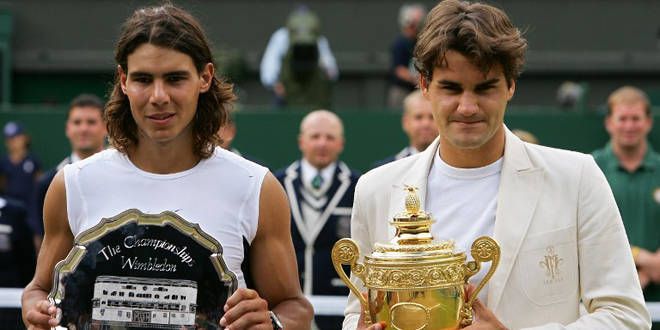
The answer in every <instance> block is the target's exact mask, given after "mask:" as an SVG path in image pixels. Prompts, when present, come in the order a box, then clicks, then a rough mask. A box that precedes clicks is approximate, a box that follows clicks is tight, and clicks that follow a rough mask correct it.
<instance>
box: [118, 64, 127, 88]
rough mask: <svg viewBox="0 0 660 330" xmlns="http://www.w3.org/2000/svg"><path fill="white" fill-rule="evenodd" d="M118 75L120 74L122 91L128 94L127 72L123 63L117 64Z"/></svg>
mask: <svg viewBox="0 0 660 330" xmlns="http://www.w3.org/2000/svg"><path fill="white" fill-rule="evenodd" d="M117 76H119V84H120V86H121V91H122V93H124V94H126V72H124V69H122V67H121V65H119V64H117Z"/></svg>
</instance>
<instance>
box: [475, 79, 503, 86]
mask: <svg viewBox="0 0 660 330" xmlns="http://www.w3.org/2000/svg"><path fill="white" fill-rule="evenodd" d="M499 81H500V79H499V78H493V79H489V80H486V81H484V82H480V83H478V84H477V88H479V87H486V86H490V85H495V84H497V83H498V82H499Z"/></svg>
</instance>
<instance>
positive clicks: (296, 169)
mask: <svg viewBox="0 0 660 330" xmlns="http://www.w3.org/2000/svg"><path fill="white" fill-rule="evenodd" d="M298 147H299V148H300V151H301V152H302V159H300V160H296V161H295V162H293V163H292V164H291V165H289V166H288V167H287V168H286V169H284V170H281V171H279V172H278V173H276V174H275V176H276V177H277V178H278V180H279V181H280V182H281V183H282V185H283V186H284V189H285V190H286V193H287V196H288V197H289V204H290V206H291V218H292V220H291V233H292V237H293V244H294V247H295V249H296V256H297V259H298V267H299V269H300V282H301V284H302V286H303V292H304V293H305V294H306V295H331V296H339V295H346V294H347V293H348V288H347V287H346V285H345V284H344V283H343V282H342V281H341V280H340V279H339V277H338V276H337V273H336V272H335V269H334V267H333V265H332V260H331V258H330V254H331V250H332V247H333V245H334V244H335V242H336V241H337V240H339V239H341V238H344V237H348V236H349V235H350V228H349V226H350V225H349V223H350V218H351V210H352V207H353V191H354V190H355V183H356V182H357V179H358V174H357V173H356V172H355V171H352V170H351V169H350V168H349V167H348V166H347V165H346V164H344V163H343V162H342V161H340V160H339V155H340V154H341V152H342V151H343V149H344V128H343V125H342V122H341V119H339V117H337V115H335V114H334V113H332V112H330V111H326V110H317V111H313V112H310V113H309V114H308V115H307V116H305V118H303V120H302V122H301V123H300V135H299V136H298ZM341 322H342V317H339V316H334V317H333V316H316V317H315V327H316V328H318V329H322V330H323V329H332V330H335V329H339V328H341Z"/></svg>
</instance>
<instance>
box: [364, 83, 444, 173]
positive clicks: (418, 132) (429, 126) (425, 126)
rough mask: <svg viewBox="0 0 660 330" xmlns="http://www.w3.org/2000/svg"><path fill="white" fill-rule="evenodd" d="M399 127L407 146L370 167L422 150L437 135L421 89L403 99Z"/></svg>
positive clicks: (428, 106)
mask: <svg viewBox="0 0 660 330" xmlns="http://www.w3.org/2000/svg"><path fill="white" fill-rule="evenodd" d="M401 127H402V128H403V131H404V132H405V133H406V135H407V136H408V146H406V147H405V148H403V149H402V150H401V151H399V152H398V153H397V154H396V155H393V156H390V157H388V158H385V159H382V160H379V161H377V162H375V163H374V164H373V166H372V168H374V167H378V166H381V165H384V164H387V163H389V162H392V161H395V160H399V159H401V158H405V157H408V156H410V155H414V154H417V153H419V152H421V151H424V150H425V149H426V147H428V146H429V145H430V144H431V143H432V142H433V140H435V138H436V137H437V136H438V127H437V126H436V125H435V121H434V120H433V111H432V108H431V104H430V103H429V101H428V100H427V99H426V98H425V97H424V95H422V92H421V91H419V90H415V91H414V92H412V93H410V94H408V96H406V98H405V99H404V100H403V115H402V116H401Z"/></svg>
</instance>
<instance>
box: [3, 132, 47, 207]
mask: <svg viewBox="0 0 660 330" xmlns="http://www.w3.org/2000/svg"><path fill="white" fill-rule="evenodd" d="M3 132H4V136H5V147H6V148H7V155H5V156H4V157H2V159H0V173H1V174H3V175H4V178H5V181H6V182H5V194H6V195H7V196H8V197H11V198H14V199H16V200H18V201H20V202H22V203H24V206H25V207H27V205H28V204H29V202H30V200H31V198H32V194H33V193H34V185H35V183H36V180H37V178H38V177H39V175H40V174H41V162H40V161H39V159H37V157H36V156H35V155H34V154H32V153H31V152H30V137H29V136H28V135H27V134H26V133H25V129H24V127H23V125H21V124H20V123H18V122H15V121H10V122H8V123H7V124H6V125H5V127H4V130H3Z"/></svg>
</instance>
